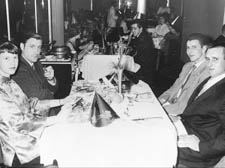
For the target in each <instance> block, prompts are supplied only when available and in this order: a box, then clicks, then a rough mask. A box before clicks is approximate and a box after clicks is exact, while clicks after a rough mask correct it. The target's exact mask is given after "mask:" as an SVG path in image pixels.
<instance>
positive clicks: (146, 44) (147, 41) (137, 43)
mask: <svg viewBox="0 0 225 168" xmlns="http://www.w3.org/2000/svg"><path fill="white" fill-rule="evenodd" d="M134 48H135V49H136V50H137V54H136V56H135V57H134V62H135V63H137V64H139V65H140V66H141V68H140V69H139V70H138V72H137V73H136V74H137V76H138V78H139V79H141V80H143V81H145V82H146V83H148V84H149V85H150V86H151V88H154V87H155V68H156V66H155V65H156V52H155V49H154V44H153V41H152V38H151V36H150V35H149V34H147V33H146V32H145V31H142V32H141V34H140V35H139V37H137V38H136V39H135V40H134ZM153 90H154V89H153Z"/></svg>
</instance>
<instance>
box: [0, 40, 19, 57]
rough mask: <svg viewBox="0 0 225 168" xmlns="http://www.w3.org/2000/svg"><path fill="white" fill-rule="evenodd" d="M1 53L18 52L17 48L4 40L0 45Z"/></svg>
mask: <svg viewBox="0 0 225 168" xmlns="http://www.w3.org/2000/svg"><path fill="white" fill-rule="evenodd" d="M2 53H11V54H19V49H18V47H17V46H16V45H15V44H13V43H11V42H4V43H2V44H1V45H0V54H2Z"/></svg>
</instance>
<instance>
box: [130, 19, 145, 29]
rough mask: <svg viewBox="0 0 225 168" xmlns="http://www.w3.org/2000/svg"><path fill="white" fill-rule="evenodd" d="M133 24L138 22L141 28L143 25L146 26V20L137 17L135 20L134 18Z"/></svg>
mask: <svg viewBox="0 0 225 168" xmlns="http://www.w3.org/2000/svg"><path fill="white" fill-rule="evenodd" d="M133 24H137V26H138V27H139V28H141V27H142V28H144V21H143V20H141V19H135V20H133V21H132V23H131V25H133Z"/></svg>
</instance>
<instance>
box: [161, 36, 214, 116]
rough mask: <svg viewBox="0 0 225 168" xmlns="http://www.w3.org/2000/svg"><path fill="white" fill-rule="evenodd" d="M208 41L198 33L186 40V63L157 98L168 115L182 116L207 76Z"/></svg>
mask: <svg viewBox="0 0 225 168" xmlns="http://www.w3.org/2000/svg"><path fill="white" fill-rule="evenodd" d="M208 45H210V39H209V38H208V37H207V36H205V35H203V34H200V33H193V34H191V35H190V36H189V37H188V39H187V43H186V46H187V49H186V52H187V55H188V57H189V59H190V62H187V63H186V64H185V65H184V66H183V68H182V71H181V72H180V74H179V77H178V78H177V79H176V81H175V82H174V84H173V85H172V86H171V87H170V88H169V89H168V90H166V91H165V92H164V93H163V94H161V95H160V96H159V101H160V102H161V104H162V105H163V107H164V109H165V110H166V111H167V112H168V113H169V115H178V114H182V113H183V111H184V109H185V107H186V106H187V102H188V99H189V98H190V96H191V94H192V93H193V91H194V90H195V88H196V87H197V86H198V85H199V84H200V83H201V82H202V81H203V80H205V79H206V78H207V77H208V76H209V71H208V67H207V63H206V61H205V52H206V49H207V47H208Z"/></svg>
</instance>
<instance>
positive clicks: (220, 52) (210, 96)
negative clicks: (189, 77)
mask: <svg viewBox="0 0 225 168" xmlns="http://www.w3.org/2000/svg"><path fill="white" fill-rule="evenodd" d="M206 60H207V65H208V68H209V72H210V77H209V78H207V79H206V80H204V81H203V82H202V83H201V84H200V85H199V86H198V87H197V88H196V89H195V91H194V92H193V94H192V95H191V97H190V99H189V101H188V105H187V107H186V108H185V110H184V112H183V114H181V115H180V116H179V117H177V118H179V119H174V118H173V121H174V124H175V126H176V128H177V132H178V136H179V138H178V147H179V155H178V167H204V168H205V167H212V166H214V165H215V164H216V163H217V162H218V161H219V160H220V159H221V158H222V156H224V155H225V93H224V90H225V48H224V47H222V46H217V47H212V48H209V49H208V51H207V53H206Z"/></svg>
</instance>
